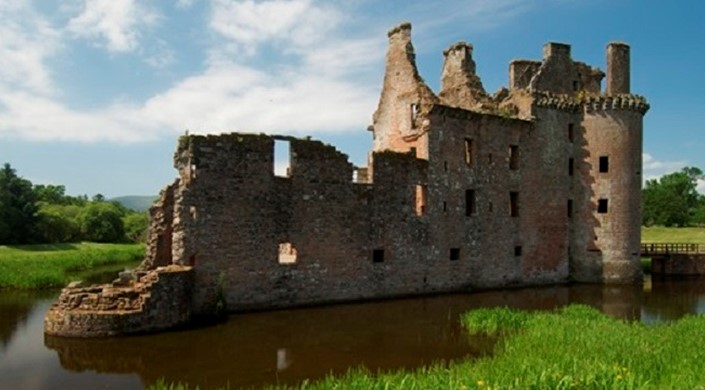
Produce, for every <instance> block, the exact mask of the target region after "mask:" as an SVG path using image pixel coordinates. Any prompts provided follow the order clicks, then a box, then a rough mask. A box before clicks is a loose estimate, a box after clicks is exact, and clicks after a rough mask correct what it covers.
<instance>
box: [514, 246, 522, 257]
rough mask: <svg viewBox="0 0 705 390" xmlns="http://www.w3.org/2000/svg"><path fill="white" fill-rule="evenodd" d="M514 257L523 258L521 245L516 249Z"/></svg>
mask: <svg viewBox="0 0 705 390" xmlns="http://www.w3.org/2000/svg"><path fill="white" fill-rule="evenodd" d="M514 256H521V245H517V246H515V247H514Z"/></svg>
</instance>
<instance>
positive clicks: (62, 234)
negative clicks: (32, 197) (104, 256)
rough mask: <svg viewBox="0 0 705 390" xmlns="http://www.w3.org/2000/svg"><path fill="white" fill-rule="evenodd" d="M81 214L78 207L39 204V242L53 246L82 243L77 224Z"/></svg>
mask: <svg viewBox="0 0 705 390" xmlns="http://www.w3.org/2000/svg"><path fill="white" fill-rule="evenodd" d="M79 212H80V208H79V207H78V206H74V205H66V206H64V205H58V204H48V203H44V202H39V221H38V222H37V235H38V238H39V241H40V242H43V243H52V244H53V243H63V242H75V241H80V239H81V231H80V229H79V226H78V222H77V216H78V213H79Z"/></svg>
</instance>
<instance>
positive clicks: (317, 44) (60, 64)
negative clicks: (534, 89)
mask: <svg viewBox="0 0 705 390" xmlns="http://www.w3.org/2000/svg"><path fill="white" fill-rule="evenodd" d="M703 20H705V2H702V1H695V0H693V1H691V0H675V1H644V0H638V1H637V0H589V1H587V0H585V1H581V0H445V1H428V0H423V1H416V0H264V1H255V0H159V1H155V0H152V1H149V0H1V1H0V163H5V162H7V163H10V164H11V165H12V167H13V168H15V169H16V170H17V173H18V174H19V175H20V176H23V177H25V178H27V179H29V180H31V181H32V182H33V183H35V184H55V185H65V186H66V192H67V193H68V194H70V195H82V194H87V195H89V196H92V195H94V194H98V193H100V194H102V195H104V196H106V197H108V198H112V197H117V196H123V195H156V194H158V193H159V191H160V190H161V189H162V188H163V187H164V186H165V185H167V184H169V183H171V182H172V181H173V180H174V179H175V178H176V176H177V173H176V170H175V169H174V168H173V166H172V156H173V152H174V150H175V148H176V145H177V139H178V137H179V136H180V135H182V134H184V132H185V131H186V130H188V131H189V133H192V134H196V133H198V134H219V133H223V132H233V131H238V132H252V133H271V134H288V135H294V136H311V137H313V138H316V139H320V140H323V141H324V142H327V143H330V144H333V145H335V146H336V147H337V148H338V149H339V150H341V151H342V152H344V153H346V154H347V155H348V156H349V157H350V160H351V162H353V163H354V164H356V165H365V162H366V159H367V153H368V151H369V149H370V147H371V133H370V132H368V131H366V128H367V127H368V125H370V124H371V121H372V114H373V112H374V110H375V108H376V106H377V102H378V99H379V94H380V90H381V85H382V77H383V72H384V55H385V51H386V46H387V35H386V32H387V31H388V30H389V29H390V28H392V27H394V26H396V25H398V24H399V23H400V22H403V21H409V22H411V23H412V25H413V30H412V39H413V43H414V47H415V50H416V59H417V65H418V67H419V71H420V73H421V75H422V76H423V77H424V79H425V80H426V81H427V83H428V84H429V86H430V87H431V88H432V89H433V90H434V91H436V92H438V90H439V81H440V72H441V66H442V62H443V54H442V53H443V50H444V49H445V48H447V47H449V46H450V45H451V44H453V43H455V42H457V41H466V42H470V43H472V44H473V46H474V54H473V58H474V60H475V62H476V63H477V73H478V75H479V76H480V77H481V78H482V81H483V84H484V86H485V89H487V91H488V92H494V91H496V90H497V89H499V88H500V87H501V86H506V85H507V84H508V64H509V62H510V61H511V60H512V59H518V58H522V59H540V58H541V53H542V51H541V48H542V46H543V44H544V43H546V42H549V41H550V42H562V43H568V44H570V45H571V46H572V56H573V58H574V59H575V60H578V61H583V62H587V63H589V64H591V65H593V66H597V67H599V68H601V69H603V70H604V69H605V46H606V44H607V43H608V42H611V41H623V42H627V43H629V45H630V46H631V56H632V57H631V65H632V73H631V74H632V79H631V86H632V92H633V93H636V94H639V95H643V96H645V97H646V98H647V99H648V100H649V102H650V104H651V110H650V111H649V112H648V113H647V114H646V117H645V119H644V175H645V177H646V178H656V177H659V176H660V175H663V174H666V173H669V172H674V171H677V170H680V169H681V168H682V167H684V166H697V167H700V168H702V169H705V153H703V151H705V126H704V125H703V124H705V88H704V87H705V71H703V64H705V24H703ZM603 85H604V82H603ZM700 190H701V192H704V191H705V183H704V184H703V185H702V186H701V187H700Z"/></svg>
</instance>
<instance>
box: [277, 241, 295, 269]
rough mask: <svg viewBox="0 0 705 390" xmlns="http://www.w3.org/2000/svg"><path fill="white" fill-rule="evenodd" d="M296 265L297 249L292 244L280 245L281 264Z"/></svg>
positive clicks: (283, 243) (284, 243)
mask: <svg viewBox="0 0 705 390" xmlns="http://www.w3.org/2000/svg"><path fill="white" fill-rule="evenodd" d="M294 263H296V248H295V247H294V246H293V245H292V244H291V243H290V242H282V243H280V244H279V264H294Z"/></svg>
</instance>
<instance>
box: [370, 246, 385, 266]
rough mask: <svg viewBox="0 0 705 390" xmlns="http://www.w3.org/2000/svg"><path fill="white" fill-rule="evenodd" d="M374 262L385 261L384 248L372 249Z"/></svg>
mask: <svg viewBox="0 0 705 390" xmlns="http://www.w3.org/2000/svg"><path fill="white" fill-rule="evenodd" d="M372 262H373V263H383V262H384V249H375V250H373V251H372Z"/></svg>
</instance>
